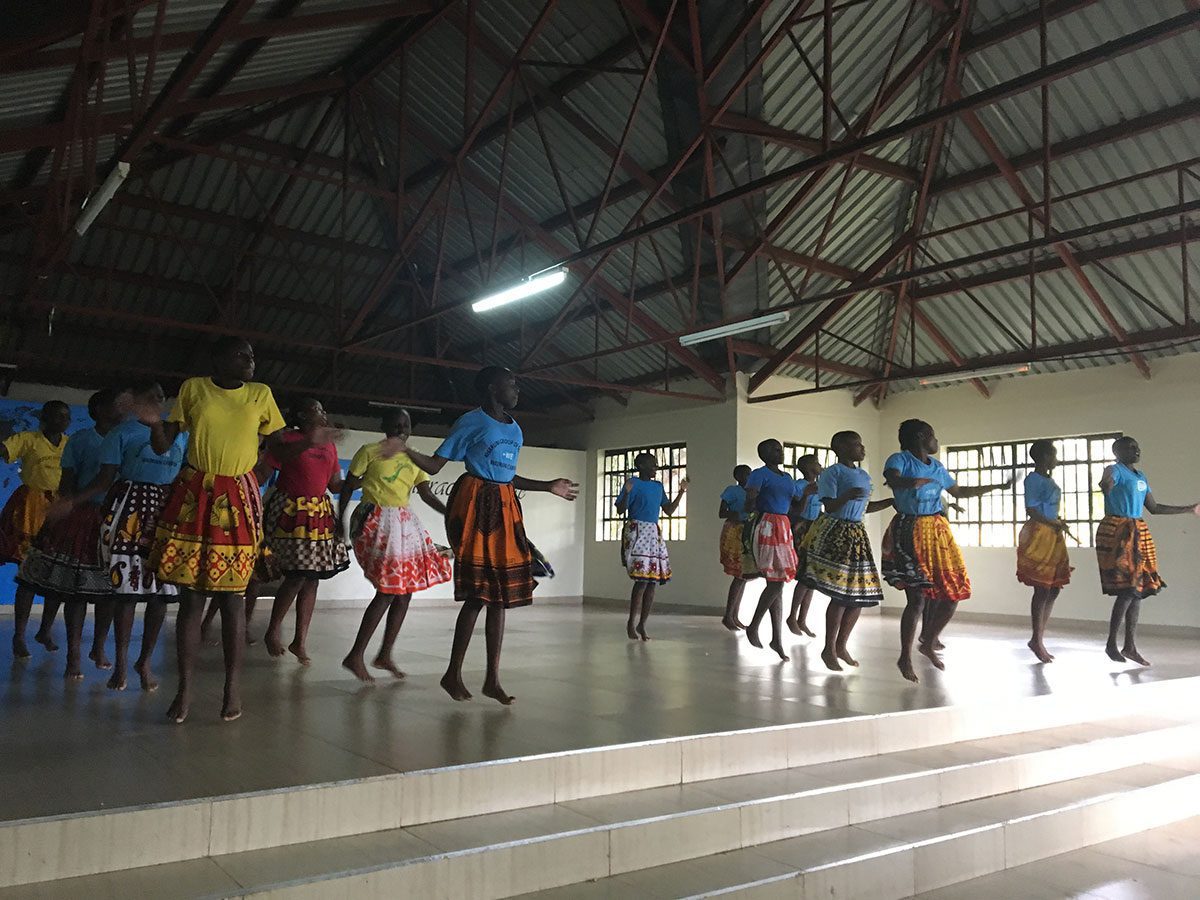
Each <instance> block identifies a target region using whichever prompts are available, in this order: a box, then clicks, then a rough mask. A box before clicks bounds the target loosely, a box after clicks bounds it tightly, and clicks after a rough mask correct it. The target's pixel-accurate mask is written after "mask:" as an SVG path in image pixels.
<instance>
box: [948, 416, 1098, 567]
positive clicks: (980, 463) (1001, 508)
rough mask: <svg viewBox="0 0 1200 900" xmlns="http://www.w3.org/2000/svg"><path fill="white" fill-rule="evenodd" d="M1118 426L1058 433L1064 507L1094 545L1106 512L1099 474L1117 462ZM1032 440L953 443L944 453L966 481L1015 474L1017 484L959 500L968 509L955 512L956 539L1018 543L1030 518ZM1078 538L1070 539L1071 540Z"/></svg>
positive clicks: (1082, 539)
mask: <svg viewBox="0 0 1200 900" xmlns="http://www.w3.org/2000/svg"><path fill="white" fill-rule="evenodd" d="M1120 436H1121V435H1120V433H1119V432H1114V433H1109V434H1085V435H1080V436H1078V437H1065V438H1057V439H1054V446H1055V447H1057V448H1058V467H1057V468H1056V469H1055V470H1054V472H1053V477H1054V480H1055V481H1056V482H1058V486H1059V487H1060V488H1062V504H1061V505H1060V507H1059V511H1060V515H1061V516H1062V518H1063V520H1064V521H1066V522H1067V523H1068V525H1070V528H1071V534H1072V535H1074V536H1075V538H1076V539H1077V540H1078V542H1079V546H1083V547H1090V546H1092V538H1093V533H1094V532H1095V529H1096V523H1097V522H1099V521H1100V520H1101V519H1102V518H1104V495H1103V494H1102V493H1101V492H1100V476H1101V475H1102V474H1103V473H1104V467H1105V466H1106V465H1108V464H1109V463H1110V462H1112V442H1113V441H1114V440H1116V439H1117V438H1119V437H1120ZM1032 443H1033V440H1028V441H1009V442H1006V443H999V444H974V445H969V446H954V447H948V448H946V450H945V455H944V456H943V457H942V460H943V462H944V463H945V464H946V468H947V469H949V470H950V472H951V474H953V475H954V476H955V477H956V478H957V479H958V483H959V484H960V485H962V486H963V487H974V486H975V485H979V484H995V483H996V482H998V481H1004V480H1005V479H1007V478H1008V477H1009V476H1011V475H1016V480H1015V481H1014V482H1013V484H1012V486H1011V487H1009V488H1005V489H1004V490H999V491H992V492H991V493H990V494H985V495H984V496H982V497H974V498H972V499H969V500H959V501H958V504H959V505H960V506H962V507H963V509H964V510H965V512H962V513H957V512H951V513H950V526H951V528H952V529H953V530H954V537H955V540H957V541H958V542H959V544H961V545H962V546H964V547H1016V546H1017V535H1018V534H1019V533H1020V531H1021V526H1022V525H1024V524H1025V521H1026V520H1027V519H1028V515H1027V514H1026V512H1025V485H1024V481H1025V476H1026V475H1028V474H1029V473H1030V472H1032V471H1033V468H1034V467H1033V460H1031V459H1030V458H1029V447H1030V445H1031V444H1032ZM1073 543H1074V542H1072V541H1070V540H1069V539H1068V544H1073Z"/></svg>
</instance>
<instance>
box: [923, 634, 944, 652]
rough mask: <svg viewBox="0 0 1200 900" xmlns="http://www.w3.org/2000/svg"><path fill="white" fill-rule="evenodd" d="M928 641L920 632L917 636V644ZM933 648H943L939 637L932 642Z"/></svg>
mask: <svg viewBox="0 0 1200 900" xmlns="http://www.w3.org/2000/svg"><path fill="white" fill-rule="evenodd" d="M928 643H929V641H927V640H925V635H923V634H921V635H918V636H917V644H918V645H920V644H928ZM933 649H934V650H945V649H946V645H945V644H943V643H942V642H941V639H938V640H936V641H934V642H933Z"/></svg>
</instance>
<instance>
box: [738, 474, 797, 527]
mask: <svg viewBox="0 0 1200 900" xmlns="http://www.w3.org/2000/svg"><path fill="white" fill-rule="evenodd" d="M752 489H757V490H758V499H757V500H756V502H755V508H756V509H757V510H758V511H759V512H760V513H775V514H776V515H780V516H786V515H787V514H788V510H789V509H791V508H792V500H793V499H794V498H797V497H799V496H800V489H799V488H797V487H796V479H794V478H792V476H791V475H785V474H784V473H783V472H772V471H771V470H770V469H769V468H767V467H766V466H761V467H760V468H757V469H755V470H754V471H753V472H751V473H750V477H749V479H747V481H746V490H748V491H749V490H752Z"/></svg>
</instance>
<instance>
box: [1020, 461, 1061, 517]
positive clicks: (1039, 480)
mask: <svg viewBox="0 0 1200 900" xmlns="http://www.w3.org/2000/svg"><path fill="white" fill-rule="evenodd" d="M1061 499H1062V489H1061V488H1059V486H1058V485H1057V484H1055V482H1054V479H1053V478H1048V477H1046V476H1045V475H1043V474H1042V473H1041V472H1030V473H1029V474H1028V475H1026V476H1025V508H1026V509H1036V510H1037V511H1038V512H1040V513H1041V514H1042V515H1043V516H1045V517H1046V518H1047V519H1057V518H1058V501H1059V500H1061Z"/></svg>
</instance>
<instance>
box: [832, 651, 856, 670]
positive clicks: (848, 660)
mask: <svg viewBox="0 0 1200 900" xmlns="http://www.w3.org/2000/svg"><path fill="white" fill-rule="evenodd" d="M837 658H838V659H840V660H841V661H842V662H844V663H845V664H846V665H848V666H855V667H857V666H858V660H857V659H855V658H854V657H853V656H851V655H850V651H849V650H847V649H846V648H845V647H842V648H840V649H839V650H838V652H837Z"/></svg>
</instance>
